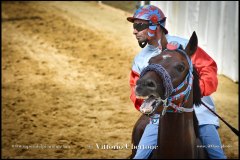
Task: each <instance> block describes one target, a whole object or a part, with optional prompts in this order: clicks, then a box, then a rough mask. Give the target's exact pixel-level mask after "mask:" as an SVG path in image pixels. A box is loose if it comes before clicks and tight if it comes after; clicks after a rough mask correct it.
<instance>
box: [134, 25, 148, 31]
mask: <svg viewBox="0 0 240 160" xmlns="http://www.w3.org/2000/svg"><path fill="white" fill-rule="evenodd" d="M148 27H149V24H146V23H133V28H134V29H136V30H137V31H138V32H140V31H143V30H144V29H147V28H148Z"/></svg>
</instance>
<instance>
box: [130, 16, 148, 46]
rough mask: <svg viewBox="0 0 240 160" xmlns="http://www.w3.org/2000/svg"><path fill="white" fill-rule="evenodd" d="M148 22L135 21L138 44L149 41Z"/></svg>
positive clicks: (134, 31)
mask: <svg viewBox="0 0 240 160" xmlns="http://www.w3.org/2000/svg"><path fill="white" fill-rule="evenodd" d="M147 24H148V22H147V21H144V20H138V19H136V20H134V24H133V26H135V27H134V28H133V34H134V35H135V36H136V39H137V40H138V42H145V41H146V40H147V32H148V26H147Z"/></svg>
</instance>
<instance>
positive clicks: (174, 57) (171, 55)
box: [159, 51, 182, 60]
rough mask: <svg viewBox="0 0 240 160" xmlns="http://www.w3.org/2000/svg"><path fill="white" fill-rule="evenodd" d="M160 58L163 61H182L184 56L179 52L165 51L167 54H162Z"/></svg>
mask: <svg viewBox="0 0 240 160" xmlns="http://www.w3.org/2000/svg"><path fill="white" fill-rule="evenodd" d="M159 58H160V59H162V60H170V59H172V60H177V59H179V60H181V59H182V55H181V54H180V53H178V52H177V51H165V52H162V53H161V54H160V55H159Z"/></svg>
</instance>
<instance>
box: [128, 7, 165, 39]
mask: <svg viewBox="0 0 240 160" xmlns="http://www.w3.org/2000/svg"><path fill="white" fill-rule="evenodd" d="M136 19H140V20H146V21H148V22H149V29H150V30H149V32H148V35H149V36H150V37H152V36H154V31H155V30H156V28H157V24H159V25H160V26H161V28H162V29H163V31H164V32H165V34H167V33H168V30H167V29H166V28H165V21H166V17H165V15H164V13H163V12H162V10H161V9H159V8H158V7H156V6H154V5H145V6H141V7H140V8H138V9H137V10H136V11H135V13H134V15H133V17H128V18H127V20H128V21H129V22H132V23H133V22H134V20H136Z"/></svg>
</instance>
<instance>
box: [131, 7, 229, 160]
mask: <svg viewBox="0 0 240 160" xmlns="http://www.w3.org/2000/svg"><path fill="white" fill-rule="evenodd" d="M127 20H128V21H129V22H132V23H133V28H134V31H133V34H134V35H135V36H136V39H137V40H138V43H139V46H140V47H141V48H143V49H142V50H141V51H140V53H138V54H137V55H136V57H135V58H134V61H133V65H132V71H131V74H130V81H129V82H130V86H131V96H130V99H131V100H132V102H133V104H134V106H135V108H136V109H137V110H139V109H140V106H141V104H142V102H143V100H142V99H137V98H136V96H135V86H136V81H137V80H138V79H139V76H140V73H141V71H142V70H143V69H144V68H145V67H146V66H147V65H148V61H149V59H150V58H151V57H153V56H156V55H157V54H160V53H161V51H162V48H163V47H164V46H166V44H167V43H169V42H177V43H179V44H181V45H182V46H183V48H185V47H186V45H187V43H188V40H187V39H183V38H180V37H176V36H171V35H169V34H168V30H167V29H166V28H165V21H166V17H165V15H164V13H163V12H162V11H161V9H159V8H157V7H156V6H153V5H145V6H142V7H140V8H139V9H137V10H136V12H135V13H134V15H133V17H128V18H127ZM163 49H164V48H163ZM191 60H192V63H193V64H194V66H195V67H196V69H197V71H198V74H199V77H200V79H199V85H200V88H201V95H202V101H203V102H204V103H205V104H207V105H208V106H209V107H210V108H211V109H212V110H214V111H215V105H214V103H213V100H212V98H211V97H210V95H211V94H212V93H213V92H215V91H216V90H217V85H218V79H217V65H216V63H215V61H214V60H213V59H212V58H211V57H210V56H209V55H208V54H207V53H206V52H205V51H204V50H203V49H202V48H200V47H198V48H197V50H196V53H195V54H194V55H193V56H192V57H191ZM194 110H195V113H196V116H197V119H198V125H199V137H200V140H201V142H202V144H203V145H204V146H205V148H206V150H207V153H208V156H209V158H211V159H213V158H221V159H222V158H226V156H225V155H224V152H223V150H222V147H221V146H222V145H221V141H220V137H219V134H218V131H217V129H218V127H219V121H218V117H216V116H215V115H213V114H212V113H211V112H210V111H209V110H208V109H207V108H206V107H204V106H202V105H201V106H198V107H196V106H194ZM156 116H159V114H158V115H157V114H155V115H153V117H156ZM153 117H152V118H153ZM150 118H151V117H150ZM157 135H158V121H157V122H156V121H151V120H150V123H149V124H148V125H147V126H146V128H145V131H144V133H143V135H142V138H141V140H140V142H139V145H145V146H149V145H152V146H156V145H157ZM151 152H152V150H151V149H138V150H137V153H136V155H135V157H134V158H136V159H143V158H144V159H146V158H148V157H149V155H150V154H151Z"/></svg>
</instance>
